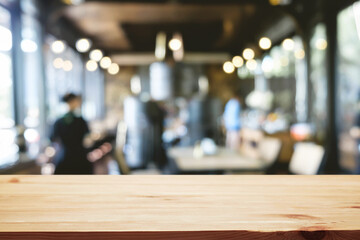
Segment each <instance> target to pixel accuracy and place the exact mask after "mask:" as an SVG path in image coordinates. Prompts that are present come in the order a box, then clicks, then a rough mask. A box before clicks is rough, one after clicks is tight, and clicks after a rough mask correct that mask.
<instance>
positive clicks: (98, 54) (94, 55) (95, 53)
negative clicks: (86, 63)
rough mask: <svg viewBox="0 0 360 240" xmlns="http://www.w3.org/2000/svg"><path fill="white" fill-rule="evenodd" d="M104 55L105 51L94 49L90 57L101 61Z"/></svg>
mask: <svg viewBox="0 0 360 240" xmlns="http://www.w3.org/2000/svg"><path fill="white" fill-rule="evenodd" d="M103 56H104V54H103V52H102V51H101V50H99V49H95V50H92V51H91V52H90V54H89V57H90V59H91V60H93V61H96V62H99V61H100V60H101V59H102V57H103Z"/></svg>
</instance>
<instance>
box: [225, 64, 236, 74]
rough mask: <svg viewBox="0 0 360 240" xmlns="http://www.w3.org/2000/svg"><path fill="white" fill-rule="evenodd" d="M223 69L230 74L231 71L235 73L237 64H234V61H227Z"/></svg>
mask: <svg viewBox="0 0 360 240" xmlns="http://www.w3.org/2000/svg"><path fill="white" fill-rule="evenodd" d="M223 69H224V72H226V73H228V74H230V73H233V72H234V71H235V66H234V65H233V64H232V62H230V61H227V62H225V63H224V65H223Z"/></svg>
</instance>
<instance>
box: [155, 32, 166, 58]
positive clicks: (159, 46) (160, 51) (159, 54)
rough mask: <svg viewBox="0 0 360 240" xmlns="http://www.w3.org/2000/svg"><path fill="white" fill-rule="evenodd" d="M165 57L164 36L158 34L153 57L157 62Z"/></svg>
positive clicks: (163, 34) (160, 33)
mask: <svg viewBox="0 0 360 240" xmlns="http://www.w3.org/2000/svg"><path fill="white" fill-rule="evenodd" d="M165 55H166V34H165V33H164V32H159V33H158V34H157V35H156V46H155V57H156V59H157V60H159V61H162V60H164V58H165Z"/></svg>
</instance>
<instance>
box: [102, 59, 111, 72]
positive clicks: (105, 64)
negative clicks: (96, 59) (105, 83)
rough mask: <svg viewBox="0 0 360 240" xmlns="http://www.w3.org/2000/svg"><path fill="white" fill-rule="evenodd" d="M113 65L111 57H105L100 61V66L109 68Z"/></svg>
mask: <svg viewBox="0 0 360 240" xmlns="http://www.w3.org/2000/svg"><path fill="white" fill-rule="evenodd" d="M110 66H111V59H110V58H109V57H103V58H102V59H101V61H100V67H102V68H103V69H107V68H109V67H110Z"/></svg>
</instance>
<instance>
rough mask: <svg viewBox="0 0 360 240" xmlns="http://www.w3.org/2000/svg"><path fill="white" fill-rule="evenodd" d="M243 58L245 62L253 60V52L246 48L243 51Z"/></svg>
mask: <svg viewBox="0 0 360 240" xmlns="http://www.w3.org/2000/svg"><path fill="white" fill-rule="evenodd" d="M243 57H244V58H245V59H246V60H250V59H253V58H254V57H255V53H254V50H252V49H251V48H246V49H245V50H244V51H243Z"/></svg>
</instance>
